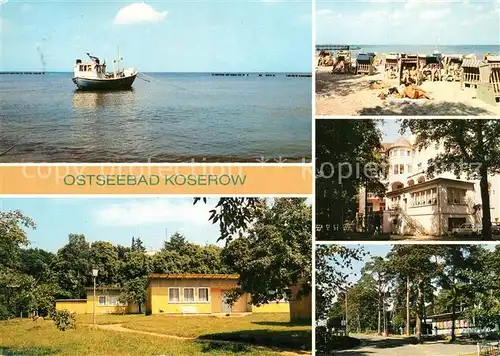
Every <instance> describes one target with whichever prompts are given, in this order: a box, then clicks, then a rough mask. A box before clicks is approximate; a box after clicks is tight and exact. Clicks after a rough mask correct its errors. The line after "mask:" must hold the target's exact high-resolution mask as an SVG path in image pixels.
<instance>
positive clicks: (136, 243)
mask: <svg viewBox="0 0 500 356" xmlns="http://www.w3.org/2000/svg"><path fill="white" fill-rule="evenodd" d="M131 249H132V251H139V252H146V247H144V243H143V242H142V240H141V238H140V237H138V238H135V237H133V236H132V246H131Z"/></svg>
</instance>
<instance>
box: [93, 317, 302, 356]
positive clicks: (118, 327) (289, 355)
mask: <svg viewBox="0 0 500 356" xmlns="http://www.w3.org/2000/svg"><path fill="white" fill-rule="evenodd" d="M96 327H97V328H99V329H103V330H111V331H116V332H123V333H134V334H142V335H150V336H156V337H162V338H166V339H174V340H183V341H195V342H206V343H216V344H232V345H245V346H252V347H255V348H260V349H269V348H265V347H263V346H259V345H255V344H250V343H246V342H240V341H227V340H211V339H199V338H195V337H186V336H177V335H167V334H160V333H155V332H151V331H142V330H133V329H128V328H125V327H123V326H122V324H96ZM271 350H272V351H274V352H277V353H280V355H283V356H299V355H300V356H303V355H310V354H311V352H293V351H283V350H277V349H271Z"/></svg>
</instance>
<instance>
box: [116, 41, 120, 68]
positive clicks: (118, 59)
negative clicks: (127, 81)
mask: <svg viewBox="0 0 500 356" xmlns="http://www.w3.org/2000/svg"><path fill="white" fill-rule="evenodd" d="M117 62H118V63H117V64H118V70H117V72H120V46H118V58H117Z"/></svg>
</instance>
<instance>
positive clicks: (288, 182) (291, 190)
mask: <svg viewBox="0 0 500 356" xmlns="http://www.w3.org/2000/svg"><path fill="white" fill-rule="evenodd" d="M312 184H313V168H312V165H305V164H303V165H279V166H278V165H269V164H262V165H257V166H255V165H251V166H250V165H242V166H238V165H208V164H207V165H195V166H193V165H189V166H188V165H24V166H20V165H12V166H11V165H3V166H0V194H3V195H7V194H8V195H10V194H186V195H205V194H216V195H256V196H258V195H310V194H312Z"/></svg>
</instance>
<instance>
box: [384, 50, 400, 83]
mask: <svg viewBox="0 0 500 356" xmlns="http://www.w3.org/2000/svg"><path fill="white" fill-rule="evenodd" d="M398 62H399V55H397V54H388V55H387V56H385V60H384V71H385V79H386V80H392V79H398V78H399V77H400V74H399V65H398V64H399V63H398Z"/></svg>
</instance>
